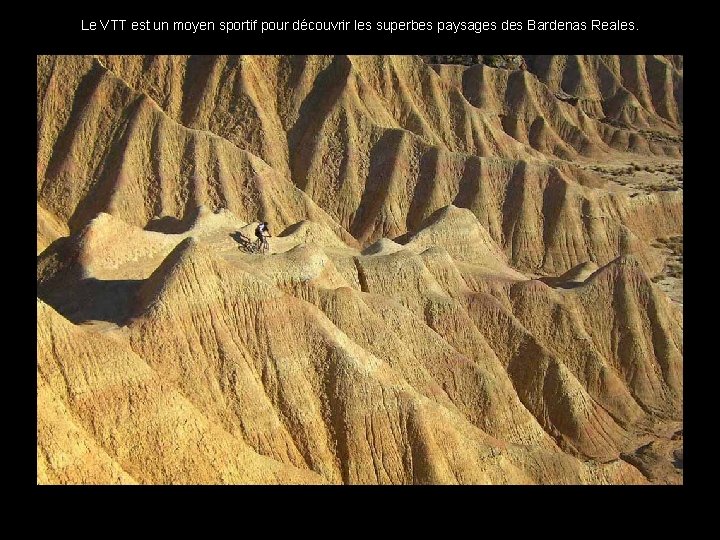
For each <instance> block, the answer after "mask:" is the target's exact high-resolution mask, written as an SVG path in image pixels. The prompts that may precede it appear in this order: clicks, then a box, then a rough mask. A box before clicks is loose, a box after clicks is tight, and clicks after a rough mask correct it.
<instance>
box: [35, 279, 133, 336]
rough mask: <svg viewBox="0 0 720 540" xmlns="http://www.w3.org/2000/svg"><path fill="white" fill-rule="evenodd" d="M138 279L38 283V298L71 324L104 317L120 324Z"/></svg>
mask: <svg viewBox="0 0 720 540" xmlns="http://www.w3.org/2000/svg"><path fill="white" fill-rule="evenodd" d="M142 283H143V280H141V279H126V280H112V279H111V280H101V279H95V278H83V279H80V280H78V281H69V282H68V280H63V283H57V284H54V286H52V285H47V286H43V287H38V298H40V299H41V300H42V301H43V302H45V303H46V304H48V305H50V306H52V307H53V308H54V309H55V310H56V311H57V312H58V313H60V314H61V315H62V316H63V317H65V318H66V319H68V320H69V321H71V322H72V323H74V324H80V323H83V322H86V321H107V322H112V323H115V324H117V325H121V324H123V323H124V322H125V321H126V320H127V318H128V317H129V316H130V314H131V310H132V308H133V306H134V303H135V298H136V296H137V292H138V290H139V289H140V286H141V285H142Z"/></svg>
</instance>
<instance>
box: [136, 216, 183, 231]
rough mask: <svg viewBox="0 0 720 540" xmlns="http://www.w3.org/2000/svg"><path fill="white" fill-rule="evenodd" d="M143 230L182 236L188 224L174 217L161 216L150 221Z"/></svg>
mask: <svg viewBox="0 0 720 540" xmlns="http://www.w3.org/2000/svg"><path fill="white" fill-rule="evenodd" d="M145 230H146V231H153V232H160V233H164V234H182V233H184V232H186V231H187V230H188V224H187V223H186V222H184V221H182V220H180V219H178V218H176V217H174V216H163V217H156V218H153V219H151V220H150V222H149V223H148V224H147V225H146V226H145Z"/></svg>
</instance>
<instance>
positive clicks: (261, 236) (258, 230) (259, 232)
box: [255, 221, 272, 251]
mask: <svg viewBox="0 0 720 540" xmlns="http://www.w3.org/2000/svg"><path fill="white" fill-rule="evenodd" d="M265 233H267V234H265ZM255 236H257V239H258V242H260V244H261V245H262V247H263V249H264V250H265V251H267V250H268V249H269V247H270V246H268V241H267V237H268V236H272V235H271V234H270V229H269V228H268V223H267V221H262V222H260V224H258V226H257V227H255Z"/></svg>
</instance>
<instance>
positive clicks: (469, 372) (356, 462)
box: [37, 56, 683, 484]
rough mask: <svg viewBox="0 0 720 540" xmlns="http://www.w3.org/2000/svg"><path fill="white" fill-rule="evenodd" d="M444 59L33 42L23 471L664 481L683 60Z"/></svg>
mask: <svg viewBox="0 0 720 540" xmlns="http://www.w3.org/2000/svg"><path fill="white" fill-rule="evenodd" d="M451 61H453V60H451V59H447V58H445V57H426V58H424V59H423V58H421V57H417V56H378V57H369V56H334V57H332V56H328V57H321V56H310V57H299V56H297V57H296V56H292V57H287V56H285V57H268V56H235V57H225V56H212V57H205V56H190V57H185V56H144V57H141V56H97V57H93V56H41V57H38V59H37V83H38V84H37V101H38V116H37V139H38V146H37V151H38V163H37V194H38V196H37V223H38V225H37V253H38V260H37V262H38V264H37V268H38V270H37V281H38V299H37V332H38V337H37V403H38V418H37V422H38V428H37V435H38V441H37V481H38V483H310V484H320V483H372V484H374V483H381V484H385V483H393V484H410V483H465V484H467V483H471V484H476V483H495V484H503V483H515V484H517V483H613V484H616V483H681V482H682V414H683V332H682V330H683V314H682V245H683V244H682V234H683V160H682V151H683V149H682V130H683V127H682V121H683V120H682V114H683V112H682V82H683V65H682V57H678V56H589V57H588V56H524V57H521V56H511V57H474V58H472V59H471V60H470V61H467V62H465V61H464V60H462V61H461V62H460V63H458V62H455V63H439V62H451ZM433 62H438V63H433ZM453 62H454V61H453ZM462 63H467V64H470V65H462ZM258 221H267V222H269V224H270V227H271V232H272V233H273V234H274V235H275V236H274V237H272V238H270V240H269V242H270V253H267V254H256V253H249V252H247V251H245V250H243V249H240V248H241V247H242V246H241V245H240V244H239V243H238V241H237V239H238V238H239V236H238V234H239V233H240V234H242V235H244V236H246V237H249V238H254V236H253V232H254V230H255V226H256V225H257V223H258Z"/></svg>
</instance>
